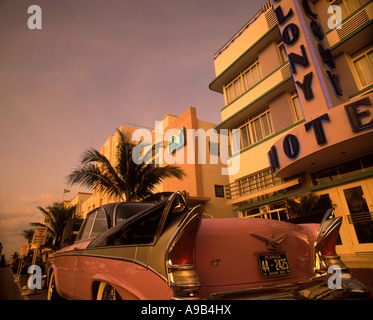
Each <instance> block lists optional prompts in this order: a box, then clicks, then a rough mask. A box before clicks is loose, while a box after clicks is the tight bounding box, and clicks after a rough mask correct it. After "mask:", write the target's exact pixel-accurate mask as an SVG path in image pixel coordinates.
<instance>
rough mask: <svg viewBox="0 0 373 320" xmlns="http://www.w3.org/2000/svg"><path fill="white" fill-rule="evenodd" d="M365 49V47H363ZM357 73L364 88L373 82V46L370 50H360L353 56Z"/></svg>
mask: <svg viewBox="0 0 373 320" xmlns="http://www.w3.org/2000/svg"><path fill="white" fill-rule="evenodd" d="M363 50H364V49H363ZM352 63H353V65H354V68H355V71H356V74H357V76H358V78H359V82H360V85H361V86H362V87H363V88H364V87H366V86H369V85H370V84H372V83H373V47H372V46H370V47H369V48H368V50H365V51H363V52H361V51H359V52H357V53H355V54H354V55H353V56H352Z"/></svg>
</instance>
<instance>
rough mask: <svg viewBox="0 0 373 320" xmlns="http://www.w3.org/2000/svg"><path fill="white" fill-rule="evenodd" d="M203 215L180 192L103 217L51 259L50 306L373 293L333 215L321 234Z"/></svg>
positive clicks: (90, 221)
mask: <svg viewBox="0 0 373 320" xmlns="http://www.w3.org/2000/svg"><path fill="white" fill-rule="evenodd" d="M202 214H203V210H202V207H200V206H197V207H194V208H192V209H189V208H188V207H187V205H186V201H185V199H184V198H183V196H182V194H181V193H179V192H176V193H174V194H173V195H172V196H171V197H170V198H168V199H167V200H165V201H162V202H160V203H158V204H156V205H151V204H146V203H126V202H122V203H116V204H110V205H106V206H102V207H100V208H97V209H96V210H94V211H92V212H91V213H89V214H88V215H87V218H86V220H85V222H84V223H83V225H82V227H81V229H80V232H79V235H78V238H77V241H76V242H75V243H74V244H73V245H71V246H69V247H66V248H63V249H61V250H59V251H56V252H55V253H53V254H52V255H51V256H50V258H49V269H48V280H49V282H48V299H56V298H66V299H97V300H100V299H109V300H113V299H257V298H260V299H263V298H264V299H285V298H286V299H289V298H293V299H304V298H305V299H340V298H344V297H346V296H348V295H351V294H355V295H360V296H364V295H366V294H367V293H368V291H367V290H366V289H365V287H364V286H363V285H362V284H360V283H359V282H358V281H357V280H355V279H354V277H353V275H352V274H351V273H350V272H349V269H348V268H347V267H346V266H345V265H344V264H343V262H342V261H341V260H340V258H339V256H338V255H337V254H336V252H335V244H336V241H337V238H338V234H339V228H340V225H341V218H330V217H331V215H332V212H331V211H329V212H328V213H327V214H326V215H325V217H324V219H323V221H322V222H321V225H318V224H303V225H296V224H291V223H286V222H280V221H275V220H263V219H238V218H236V219H235V218H233V219H202ZM331 266H332V267H331ZM329 267H331V269H329ZM328 269H329V272H330V273H329V274H328ZM331 270H334V272H335V273H334V274H333V273H332V271H331Z"/></svg>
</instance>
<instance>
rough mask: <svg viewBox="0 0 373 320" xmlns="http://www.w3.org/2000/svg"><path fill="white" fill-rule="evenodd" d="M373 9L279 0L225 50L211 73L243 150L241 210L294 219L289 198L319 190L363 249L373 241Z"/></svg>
mask: <svg viewBox="0 0 373 320" xmlns="http://www.w3.org/2000/svg"><path fill="white" fill-rule="evenodd" d="M332 5H333V6H334V7H331V6H332ZM336 6H337V7H336ZM333 8H334V10H333ZM338 9H340V12H341V15H342V17H341V18H342V22H341V24H339V25H338V15H335V16H334V15H333V13H336V14H338V13H339V11H337V10H338ZM372 18H373V3H372V2H371V1H366V0H341V1H328V0H318V1H317V0H316V1H298V0H279V1H273V3H272V2H270V1H269V2H267V3H265V5H264V6H263V7H262V8H261V9H260V10H259V11H258V13H257V14H256V15H255V16H254V17H253V18H252V19H250V20H249V22H248V23H247V24H246V25H245V26H243V27H242V28H241V29H240V30H239V31H238V32H237V33H236V34H234V35H233V36H232V38H231V39H230V40H229V41H228V42H227V43H226V44H224V46H223V47H222V48H220V49H219V50H218V51H217V53H216V54H215V57H214V65H215V71H216V78H215V79H214V80H213V81H212V82H211V83H210V89H211V90H214V91H216V92H219V93H221V94H223V95H224V99H225V106H223V107H222V109H221V117H222V122H221V123H220V124H219V125H218V126H217V127H216V128H217V129H228V130H229V135H230V139H231V149H232V150H231V153H232V155H231V158H232V159H233V158H235V157H240V170H239V171H238V172H237V173H235V174H232V175H230V177H229V184H228V185H227V186H226V194H227V201H226V203H227V204H229V205H233V211H234V213H235V215H236V216H238V217H241V218H244V217H260V218H272V219H281V220H282V219H286V218H288V214H289V212H288V210H287V209H286V207H287V203H286V201H287V199H288V198H289V197H291V198H295V199H297V197H301V196H304V195H308V194H310V193H311V192H313V193H315V194H318V195H319V196H321V199H322V201H323V203H324V204H329V205H332V206H334V207H335V215H336V216H343V218H344V220H343V221H344V222H343V225H342V228H341V233H340V235H341V237H340V242H339V246H338V252H339V253H340V254H345V255H349V254H354V255H355V258H356V254H358V255H360V256H364V257H366V256H369V255H370V254H371V252H372V250H373V220H372V212H373V143H372V141H373V116H372V111H373V109H372V101H373V93H372V88H373V42H372V39H373V38H372V34H373V25H372ZM355 260H356V259H355Z"/></svg>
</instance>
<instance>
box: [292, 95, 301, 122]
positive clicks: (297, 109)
mask: <svg viewBox="0 0 373 320" xmlns="http://www.w3.org/2000/svg"><path fill="white" fill-rule="evenodd" d="M290 97H291V105H292V108H293V112H294V117H295V121H296V122H297V121H299V120H302V119H303V118H304V116H303V110H302V106H301V104H300V101H299V97H298V94H297V92H296V91H295V90H294V91H293V92H292V93H291V94H290Z"/></svg>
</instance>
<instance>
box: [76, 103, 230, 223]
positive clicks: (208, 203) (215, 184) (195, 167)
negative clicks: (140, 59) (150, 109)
mask: <svg viewBox="0 0 373 320" xmlns="http://www.w3.org/2000/svg"><path fill="white" fill-rule="evenodd" d="M215 126H216V124H213V123H210V122H207V121H203V120H200V119H198V118H197V111H196V108H194V107H190V108H188V109H186V110H185V111H184V112H183V113H182V114H181V115H179V116H175V115H171V114H168V115H166V116H165V117H164V118H163V119H162V120H161V121H159V122H158V123H157V126H156V127H155V128H153V129H151V130H144V134H145V135H146V134H147V133H149V134H151V136H152V138H151V139H152V142H153V143H155V142H159V141H163V148H160V149H159V152H155V155H154V158H153V161H154V163H156V165H159V166H165V165H167V164H174V165H175V166H178V167H179V168H181V169H182V170H183V171H184V172H185V176H184V177H183V179H182V180H178V179H177V178H166V179H164V180H163V181H162V183H161V184H159V185H158V186H157V187H156V189H155V190H154V192H175V191H183V192H185V195H186V199H187V202H188V204H189V205H190V206H195V205H197V204H200V205H202V206H203V207H204V209H205V213H206V214H207V215H208V216H211V217H214V218H227V217H233V213H232V207H231V206H226V204H225V190H224V186H225V185H226V184H228V182H229V180H228V175H224V174H221V172H222V170H223V169H224V167H225V165H224V164H223V163H221V161H211V158H210V154H211V155H213V156H215V157H216V158H219V157H218V152H219V147H218V142H219V138H218V140H217V141H216V139H211V136H210V135H209V134H208V132H209V130H210V129H211V130H212V129H213V128H214V127H215ZM138 129H141V128H138ZM119 130H126V131H128V132H130V133H131V134H133V133H134V132H135V130H137V129H136V128H132V127H125V126H122V127H120V128H119ZM198 132H199V133H200V135H199V136H198V134H197V133H198ZM140 136H141V132H140ZM142 139H143V137H139V140H138V141H141V140H142ZM201 144H202V145H201ZM116 146H117V138H116V136H115V135H111V136H109V138H108V139H107V141H106V142H105V144H104V145H103V146H102V147H101V150H100V152H101V153H102V154H103V155H105V156H106V157H107V158H108V159H109V161H110V163H112V164H114V163H115V161H116ZM199 146H200V147H199ZM194 150H196V152H193V153H192V155H191V152H192V151H194ZM188 153H189V154H188ZM201 156H203V157H204V156H205V160H203V161H201ZM216 158H215V160H216ZM116 201H121V200H120V199H116V198H113V197H109V196H107V195H104V194H101V193H97V192H95V191H93V195H92V196H91V197H90V198H89V199H87V200H86V201H85V202H83V204H82V206H81V207H82V212H83V213H84V214H83V216H84V217H85V215H86V214H87V213H88V212H89V211H91V210H93V209H94V208H96V207H99V206H101V205H104V204H107V203H112V202H116Z"/></svg>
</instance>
